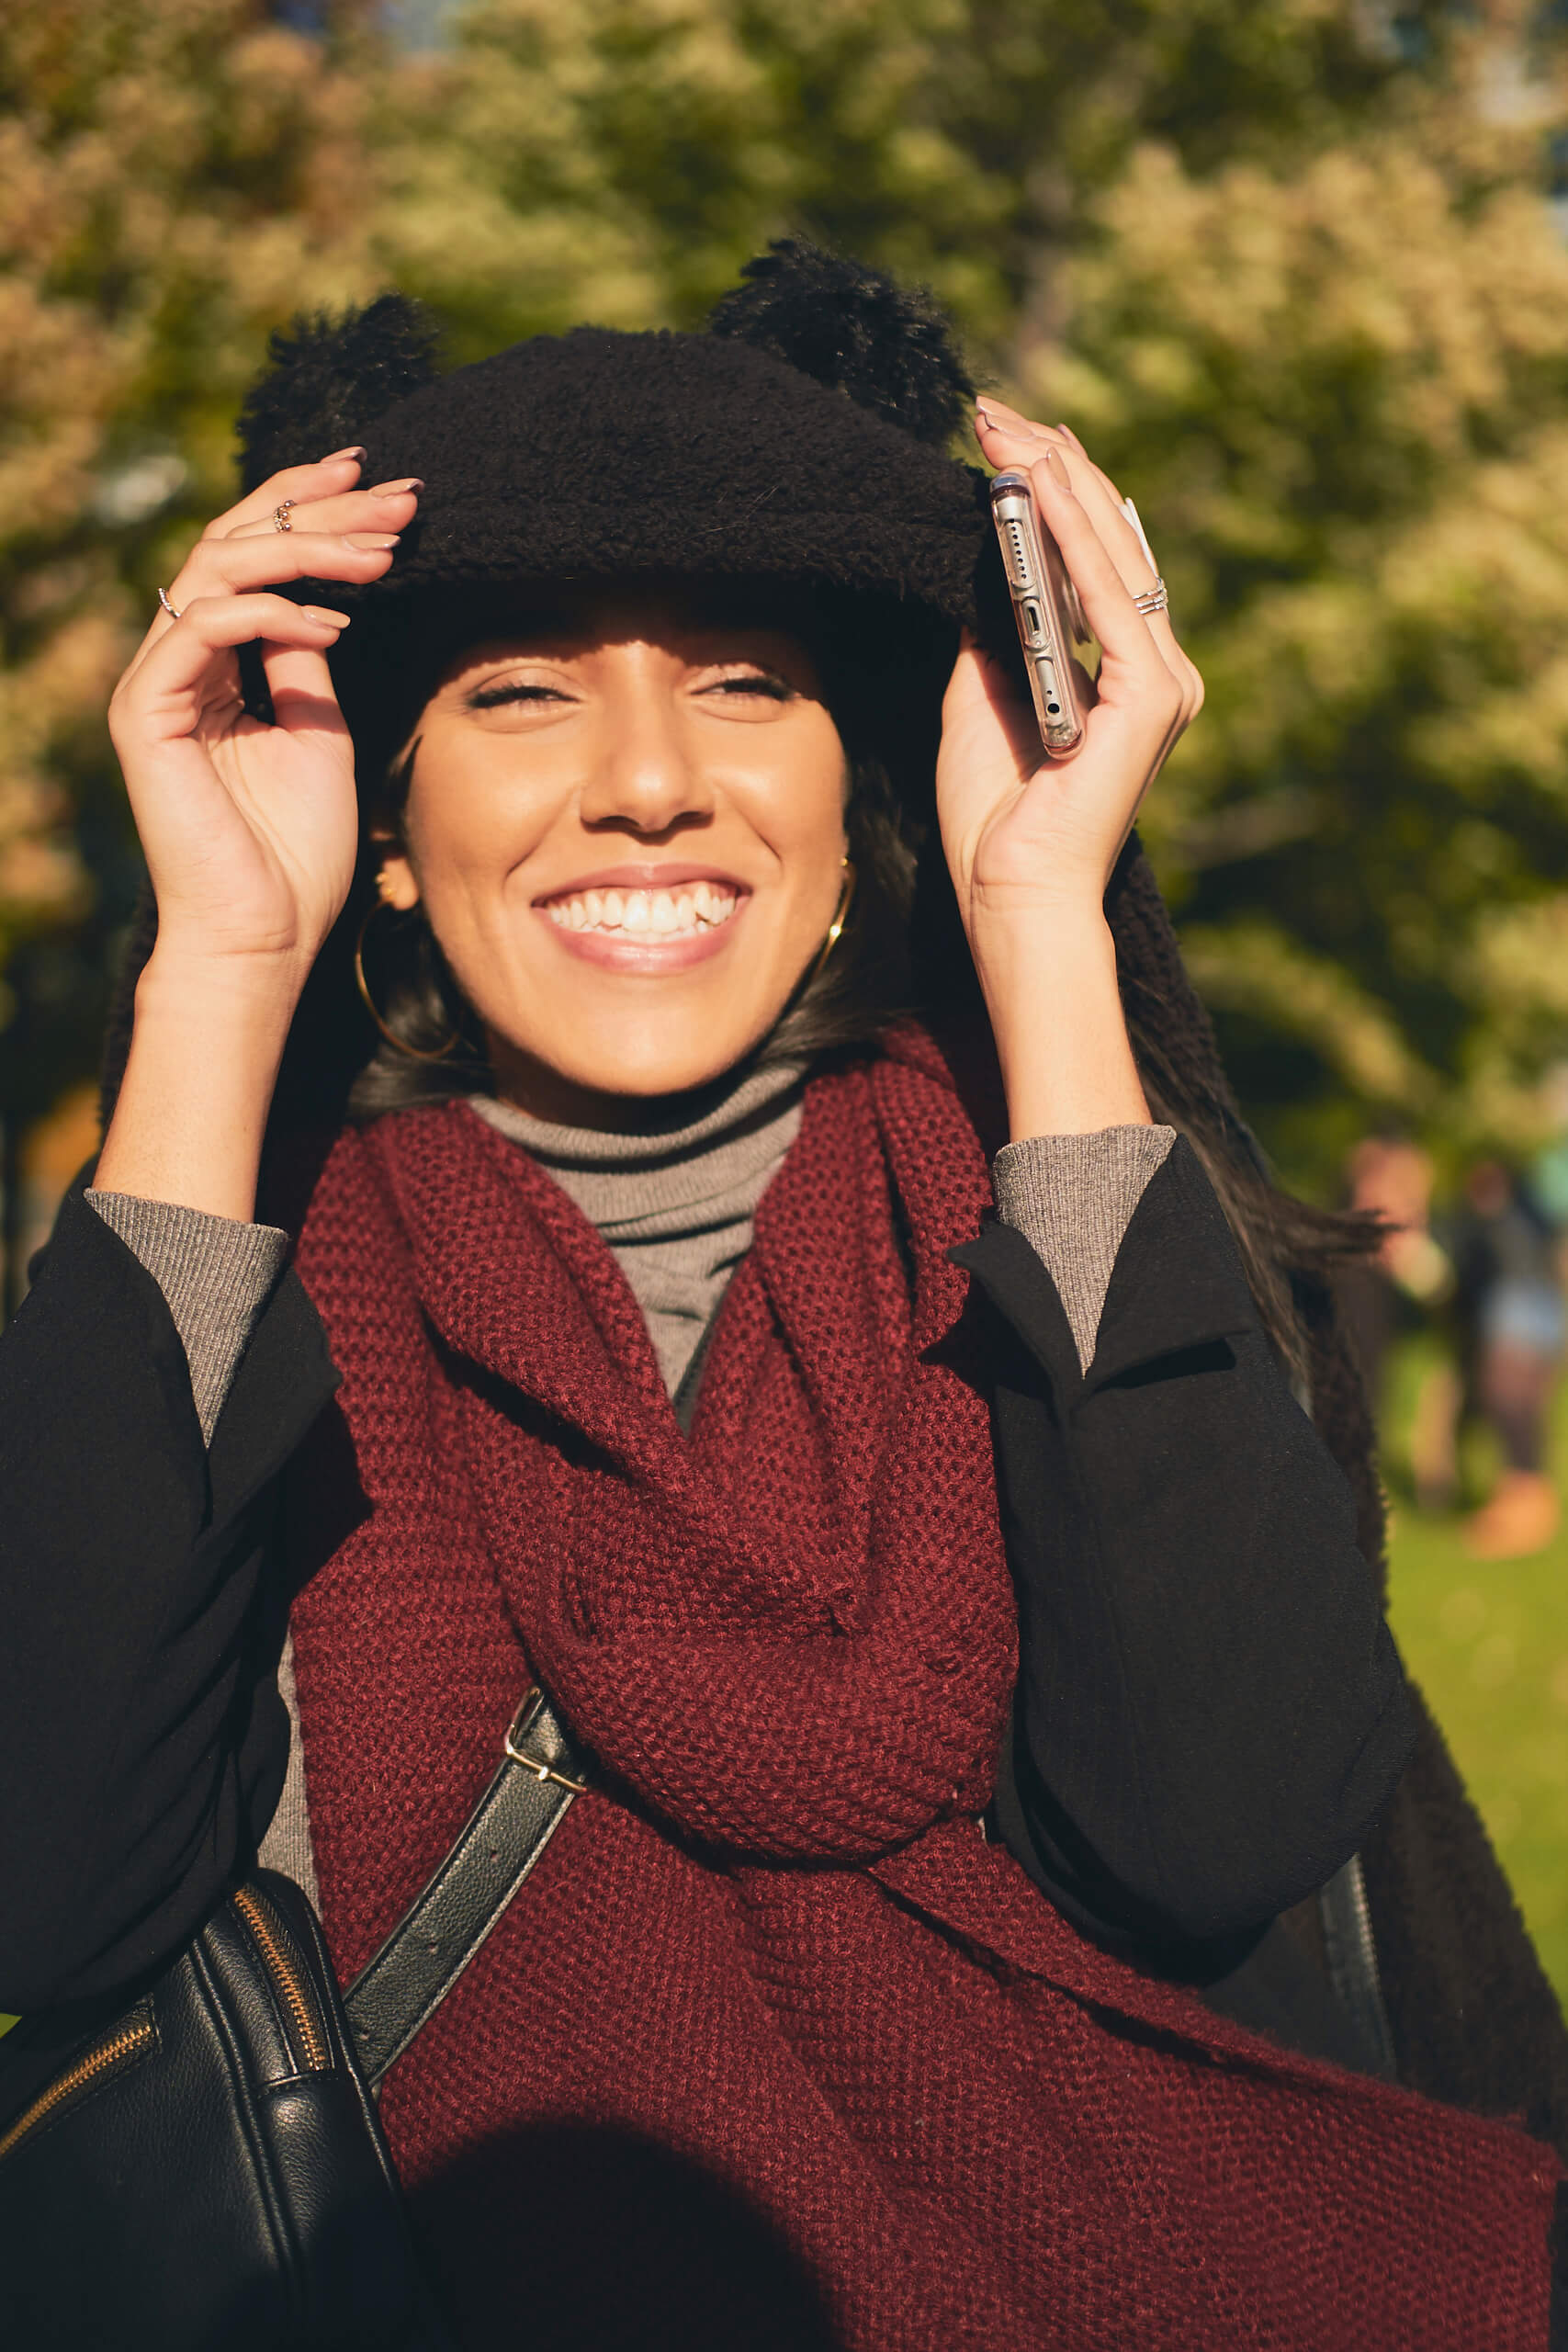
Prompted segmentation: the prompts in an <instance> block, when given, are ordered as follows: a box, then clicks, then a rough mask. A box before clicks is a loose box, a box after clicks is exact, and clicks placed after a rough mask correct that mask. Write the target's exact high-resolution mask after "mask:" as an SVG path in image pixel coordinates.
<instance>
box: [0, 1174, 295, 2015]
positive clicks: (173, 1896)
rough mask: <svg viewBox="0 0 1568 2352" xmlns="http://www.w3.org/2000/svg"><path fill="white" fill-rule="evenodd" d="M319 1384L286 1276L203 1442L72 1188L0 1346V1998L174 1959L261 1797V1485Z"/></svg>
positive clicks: (273, 1703) (276, 1617)
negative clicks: (0, 1616) (1, 1499)
mask: <svg viewBox="0 0 1568 2352" xmlns="http://www.w3.org/2000/svg"><path fill="white" fill-rule="evenodd" d="M335 1385H336V1374H335V1373H334V1371H333V1366H332V1363H331V1360H330V1358H329V1356H328V1353H327V1349H326V1343H325V1339H324V1335H323V1334H322V1332H321V1326H320V1323H319V1321H318V1320H317V1317H316V1316H315V1313H314V1311H313V1309H312V1308H311V1307H310V1304H309V1302H308V1300H307V1299H306V1297H305V1295H304V1292H303V1290H302V1289H301V1288H300V1286H299V1282H298V1279H297V1277H295V1276H294V1275H292V1274H286V1275H285V1276H284V1278H283V1280H282V1281H281V1282H280V1283H279V1284H278V1285H277V1287H276V1290H275V1291H274V1293H273V1294H272V1296H271V1298H270V1300H269V1302H268V1304H267V1306H265V1310H264V1312H263V1313H262V1315H261V1317H260V1319H259V1321H258V1322H257V1324H256V1327H255V1329H254V1331H253V1333H252V1335H251V1337H250V1340H249V1344H248V1346H247V1347H246V1350H245V1352H244V1354H243V1358H242V1359H241V1361H240V1363H239V1365H238V1368H237V1371H236V1373H235V1374H234V1378H233V1381H232V1385H231V1387H230V1390H229V1394H228V1397H227V1398H226V1401H225V1402H224V1405H223V1408H222V1411H221V1413H220V1417H219V1419H218V1423H217V1426H216V1429H215V1430H214V1431H213V1436H212V1442H211V1446H210V1448H208V1447H207V1446H205V1445H204V1443H203V1441H202V1432H201V1428H200V1425H199V1422H198V1420H197V1409H196V1406H195V1403H194V1401H193V1397H192V1392H191V1381H190V1374H189V1371H188V1368H187V1364H186V1353H185V1350H184V1347H183V1346H182V1344H181V1340H180V1337H179V1334H178V1332H177V1330H176V1329H175V1323H174V1320H173V1318H172V1317H171V1315H170V1311H169V1307H168V1305H167V1303H166V1301H165V1299H164V1294H163V1292H162V1290H161V1289H160V1287H159V1285H158V1283H157V1282H156V1281H154V1279H153V1277H152V1274H151V1273H150V1272H148V1271H147V1269H146V1268H145V1267H144V1266H143V1265H142V1264H141V1262H140V1261H139V1260H138V1259H137V1257H136V1256H135V1255H134V1253H133V1252H132V1251H131V1250H130V1249H129V1248H128V1247H127V1246H126V1244H125V1243H124V1242H123V1241H122V1240H120V1239H119V1238H118V1236H117V1235H116V1234H115V1233H114V1232H113V1231H112V1230H111V1229H110V1227H109V1226H108V1225H107V1223H105V1221H104V1220H103V1219H102V1218H101V1217H99V1216H96V1215H95V1214H94V1213H93V1211H92V1209H91V1208H89V1207H88V1206H87V1205H86V1204H85V1203H84V1202H83V1200H82V1199H81V1197H80V1196H79V1194H73V1195H72V1196H71V1197H70V1198H68V1199H67V1201H66V1203H65V1205H64V1207H63V1208H62V1212H61V1216H60V1220H59V1223H58V1224H57V1226H56V1228H55V1232H54V1235H53V1238H51V1242H50V1244H49V1247H48V1249H47V1250H45V1251H44V1253H43V1255H42V1257H41V1258H40V1260H39V1263H38V1266H37V1268H36V1271H35V1278H34V1282H33V1286H32V1288H31V1290H30V1291H29V1293H28V1297H27V1298H26V1300H25V1301H24V1303H23V1305H22V1307H21V1309H20V1311H19V1312H18V1314H17V1317H15V1319H14V1321H13V1322H12V1323H11V1325H10V1326H9V1328H8V1329H6V1331H5V1333H4V1334H3V1335H0V1481H3V1487H0V1491H4V1493H5V1496H6V1510H5V1512H4V1515H3V1517H0V1608H3V1611H4V1625H5V1637H4V1641H3V1643H0V1788H3V1789H4V1791H5V1800H4V1803H3V1804H0V2008H4V2009H7V2010H14V2011H20V2012H26V2011H28V2010H30V2009H33V2008H36V2007H43V2006H46V2005H52V2004H54V2003H57V2002H61V2001H65V2000H77V1999H87V1998H91V1997H93V1996H96V1995H98V1994H100V1993H102V1992H103V1991H105V1990H106V1989H107V1988H109V1987H112V1986H115V1985H120V1984H125V1983H129V1982H130V1981H131V1980H132V1979H134V1978H135V1977H137V1976H138V1975H140V1974H141V1973H143V1972H144V1971H146V1970H149V1969H151V1968H152V1967H155V1966H156V1965H158V1964H160V1963H161V1962H164V1961H165V1960H166V1959H167V1958H169V1957H170V1956H171V1955H172V1954H173V1953H174V1952H175V1951H176V1950H177V1949H178V1948H179V1946H180V1945H181V1944H182V1943H183V1942H184V1941H185V1940H186V1938H187V1937H188V1936H189V1935H190V1934H191V1933H192V1932H193V1931H194V1929H195V1928H196V1927H197V1925H198V1924H199V1922H200V1920H201V1919H202V1918H203V1917H205V1916H206V1913H207V1911H208V1910H209V1908H210V1907H211V1905H212V1904H213V1903H214V1902H215V1901H216V1900H217V1898H218V1896H219V1894H220V1893H221V1892H222V1890H223V1887H224V1886H225V1884H226V1883H229V1882H230V1881H231V1877H232V1874H233V1871H234V1870H235V1868H236V1866H237V1864H238V1863H240V1862H241V1861H242V1860H243V1859H244V1858H245V1857H246V1856H247V1855H248V1854H249V1852H251V1851H252V1850H254V1843H255V1838H256V1836H257V1834H258V1830H259V1828H260V1827H262V1826H265V1821H266V1819H267V1818H268V1816H269V1815H270V1814H271V1811H272V1809H273V1807H274V1805H275V1804H276V1799H277V1792H278V1790H279V1788H280V1787H281V1784H282V1779H283V1773H284V1769H285V1765H286V1762H287V1758H288V1718H287V1715H286V1714H285V1712H284V1709H283V1706H282V1703H281V1702H280V1701H279V1699H278V1697H277V1693H276V1676H275V1668H276V1656H277V1650H278V1647H279V1645H281V1641H282V1636H283V1624H284V1611H285V1606H286V1601H285V1598H284V1596H283V1594H282V1592H281V1590H280V1589H279V1583H280V1579H279V1577H278V1575H277V1571H276V1562H275V1561H274V1559H273V1557H272V1553H273V1544H272V1531H273V1526H274V1522H275V1520H276V1489H277V1479H278V1474H279V1472H280V1471H281V1469H282V1467H283V1464H285V1463H286V1462H287V1460H288V1457H289V1455H290V1454H291V1453H293V1451H294V1449H295V1447H296V1446H297V1445H298V1443H299V1440H300V1438H301V1437H302V1436H303V1435H304V1432H305V1430H307V1429H308V1428H309V1426H310V1423H311V1421H313V1420H314V1419H315V1418H316V1416H317V1414H318V1413H319V1412H320V1411H321V1408H322V1406H323V1405H324V1404H325V1403H326V1401H327V1399H328V1398H329V1397H330V1396H331V1395H332V1393H333V1388H334V1387H335Z"/></svg>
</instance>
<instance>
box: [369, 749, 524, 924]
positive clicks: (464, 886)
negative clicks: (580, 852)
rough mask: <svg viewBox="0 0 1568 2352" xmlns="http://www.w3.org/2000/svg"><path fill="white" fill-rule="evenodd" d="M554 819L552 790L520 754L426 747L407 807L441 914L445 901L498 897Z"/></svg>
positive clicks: (409, 827)
mask: <svg viewBox="0 0 1568 2352" xmlns="http://www.w3.org/2000/svg"><path fill="white" fill-rule="evenodd" d="M549 823H550V808H549V796H548V794H547V791H545V790H542V789H540V788H539V787H538V786H537V784H536V780H535V779H533V778H531V777H529V776H528V775H526V774H525V773H520V763H519V762H518V761H517V759H516V758H515V757H514V756H513V758H511V759H509V760H502V759H499V758H497V757H495V756H494V755H493V754H491V756H488V757H487V756H486V754H485V752H484V750H480V751H479V752H477V753H476V752H474V751H471V750H469V751H467V752H466V753H465V755H462V756H457V757H454V756H451V755H450V754H448V755H447V756H445V757H443V756H441V754H440V751H439V749H437V751H436V755H435V756H434V757H433V758H431V759H430V760H429V762H428V763H426V761H425V760H424V758H423V752H422V757H421V761H420V765H419V769H418V771H417V774H416V777H415V783H414V787H413V789H412V790H411V792H410V795H409V800H408V807H407V809H406V810H405V812H404V820H403V831H404V837H405V839H406V841H407V843H408V852H409V862H410V864H411V865H412V867H413V871H414V876H415V878H416V880H417V881H418V883H419V886H420V890H421V893H422V895H423V896H424V897H425V898H426V899H428V900H429V901H430V902H431V910H432V912H433V914H434V915H436V916H437V918H438V917H439V912H440V910H441V909H442V906H443V905H444V904H455V903H456V902H457V901H458V900H461V899H470V900H471V899H481V898H491V897H493V896H494V895H495V894H496V893H497V892H498V891H500V890H502V889H503V888H504V887H505V883H506V878H507V876H509V875H510V874H511V873H512V872H513V870H514V868H516V867H517V866H518V865H521V864H522V863H523V862H524V861H525V859H526V858H527V857H528V856H529V855H530V854H531V853H532V852H533V851H534V850H535V849H536V847H537V846H538V843H539V842H540V840H541V839H542V838H543V836H544V834H545V832H546V831H547V830H548V827H549Z"/></svg>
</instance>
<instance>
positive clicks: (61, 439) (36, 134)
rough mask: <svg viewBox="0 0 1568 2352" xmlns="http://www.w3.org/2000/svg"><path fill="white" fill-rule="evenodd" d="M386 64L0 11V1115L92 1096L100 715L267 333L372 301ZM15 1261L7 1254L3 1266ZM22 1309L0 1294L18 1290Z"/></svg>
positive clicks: (317, 43) (169, 9)
mask: <svg viewBox="0 0 1568 2352" xmlns="http://www.w3.org/2000/svg"><path fill="white" fill-rule="evenodd" d="M378 70H379V68H378V48H377V45H376V43H375V41H374V40H373V39H372V37H371V36H370V34H369V33H368V32H367V30H366V28H364V27H363V26H362V25H361V24H360V23H359V21H358V19H357V17H355V16H354V15H353V14H352V13H348V12H345V13H344V14H343V16H342V17H341V18H340V19H337V20H334V22H333V25H332V26H331V27H330V28H329V29H328V32H327V34H326V35H325V36H324V37H319V38H314V39H312V38H307V37H304V36H302V35H300V34H299V33H296V32H291V31H289V30H288V29H287V28H283V27H280V26H279V25H277V24H276V23H275V22H274V21H273V20H272V17H271V16H270V15H269V12H268V11H267V10H266V9H265V7H264V6H259V5H256V0H155V5H152V6H146V5H141V6H138V5H134V0H62V5H60V6H54V7H51V8H49V9H47V10H46V9H39V8H32V7H28V6H24V5H18V0H11V5H9V6H6V7H5V8H4V10H3V11H0V92H3V93H5V94H6V95H5V96H0V187H4V189H5V197H4V201H3V207H0V247H3V254H4V275H3V277H0V353H3V355H4V361H5V364H4V367H3V368H0V632H3V644H4V666H3V668H0V975H4V976H5V979H4V983H3V986H4V993H3V994H0V1103H3V1104H4V1106H5V1114H6V1118H5V1133H6V1142H7V1146H8V1150H7V1159H8V1162H9V1166H8V1171H7V1172H8V1174H9V1179H10V1181H9V1182H6V1202H7V1210H8V1214H10V1215H12V1216H14V1215H15V1214H16V1204H17V1194H18V1188H17V1182H16V1159H15V1152H16V1141H17V1131H18V1129H19V1127H20V1125H22V1123H23V1122H25V1120H26V1119H27V1118H28V1117H29V1116H31V1115H33V1114H35V1113H36V1112H38V1111H39V1110H40V1109H41V1108H42V1107H43V1106H44V1105H45V1104H46V1103H48V1102H50V1101H51V1100H52V1099H53V1098H54V1096H55V1095H56V1094H57V1093H59V1092H60V1091H62V1089H63V1088H64V1087H65V1086H66V1085H67V1084H69V1083H70V1082H71V1081H72V1080H76V1079H79V1078H80V1077H81V1076H83V1075H84V1074H85V1073H87V1072H89V1071H90V1070H91V1069H92V1068H93V1065H94V1061H95V1058H96V1035H97V1032H98V1030H99V1029H100V1028H101V1025H102V1020H103V1012H104V1001H105V993H106V970H107V962H108V959H109V956H110V952H111V948H112V943H113V939H114V936H115V934H116V932H117V929H118V926H119V925H120V924H121V923H123V922H124V920H125V917H126V915H127V912H128V911H129V907H130V899H131V897H132V896H133V893H134V889H135V881H136V861H135V856H134V847H133V842H132V840H131V837H130V832H129V828H128V827H127V825H126V823H125V820H124V816H123V811H122V809H121V806H120V796H119V794H118V781H117V778H116V774H115V769H114V763H113V761H112V757H111V755H110V752H109V748H108V743H107V734H106V731H105V726H104V716H103V714H104V709H105V706H106V704H107V698H108V693H109V689H110V687H111V685H112V684H113V682H114V679H115V677H116V676H117V675H118V672H119V670H120V669H121V667H122V666H123V664H124V662H125V661H126V659H127V658H128V656H129V654H130V651H131V650H132V649H133V648H134V646H135V643H136V641H137V639H138V638H139V636H140V635H141V630H142V628H144V627H145V625H146V618H147V615H148V612H149V610H150V609H151V607H152V604H153V602H154V598H155V593H156V586H157V582H159V580H160V579H161V578H162V579H167V578H168V577H169V576H170V575H171V574H172V572H173V571H174V569H175V565H176V563H177V561H178V560H179V555H180V552H181V550H182V549H183V547H184V545H185V544H186V541H187V540H188V538H189V537H190V535H191V532H192V529H193V527H194V526H196V524H197V521H198V520H199V519H201V518H204V517H205V516H206V515H208V514H209V513H210V512H211V511H212V510H213V509H214V508H215V507H217V506H219V505H220V504H222V503H224V502H225V501H226V500H227V499H228V498H229V497H230V496H231V495H232V473H231V439H230V435H231V422H232V417H233V413H234V409H235V406H236V404H237V402H238V400H239V397H240V394H241V392H242V390H243V386H244V384H245V383H246V381H247V380H248V379H249V378H250V376H251V375H252V374H253V373H254V369H255V367H256V364H257V361H258V358H259V356H260V354H261V352H262V350H263V347H264V345H265V337H266V334H267V331H268V330H269V328H270V327H272V326H273V325H274V324H276V322H278V321H279V320H280V319H282V318H285V317H287V316H288V312H289V311H290V310H291V309H292V308H293V307H294V306H295V304H296V303H297V302H299V300H300V299H301V297H302V296H307V297H309V298H310V299H313V300H345V299H347V298H349V297H350V296H354V295H360V294H364V293H367V292H369V291H370V290H372V288H374V286H375V284H376V282H377V265H376V263H375V261H374V259H373V257H372V255H371V254H370V250H369V245H368V241H367V240H368V226H367V224H368V217H369V214H370V212H371V210H372V209H373V205H374V197H375V178H374V172H373V169H372V166H371V163H370V158H369V155H368V153H367V147H366V144H365V140H364V135H363V132H364V125H365V122H366V120H367V115H368V113H369V111H370V109H371V108H372V107H373V105H374V102H375V96H376V86H377V85H376V79H375V75H376V73H377V71H378ZM12 1254H13V1255H14V1253H12ZM10 1272H11V1278H12V1283H13V1286H14V1284H15V1281H16V1276H17V1269H16V1268H15V1266H14V1265H13V1266H12V1267H11V1269H10Z"/></svg>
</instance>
